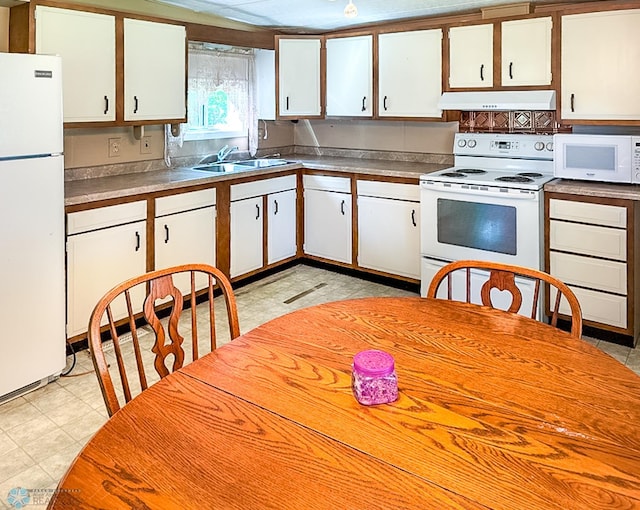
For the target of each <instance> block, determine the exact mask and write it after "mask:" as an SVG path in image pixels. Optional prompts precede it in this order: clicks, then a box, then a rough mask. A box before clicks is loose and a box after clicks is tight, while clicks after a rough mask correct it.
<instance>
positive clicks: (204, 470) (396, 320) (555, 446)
mask: <svg viewBox="0 0 640 510" xmlns="http://www.w3.org/2000/svg"><path fill="white" fill-rule="evenodd" d="M366 349H381V350H384V351H386V352H388V353H390V354H391V355H392V356H393V357H394V359H395V363H396V372H397V376H398V387H399V398H398V400H396V401H395V402H393V403H390V404H381V405H376V406H363V405H360V404H359V403H358V402H357V401H356V400H355V398H354V396H353V394H352V390H351V363H352V360H353V356H354V354H356V353H357V352H359V351H362V350H366ZM49 508H52V509H78V508H107V509H109V508H148V509H169V508H176V509H178V508H179V509H208V508H215V509H243V510H246V509H267V508H269V509H296V510H306V509H332V510H348V509H354V510H355V509H358V510H371V509H384V510H392V509H393V510H395V509H423V508H424V509H448V508H455V509H488V508H490V509H513V510H534V509H544V510H549V509H556V508H558V509H565V510H566V509H585V510H594V509H600V508H611V509H614V508H615V509H623V508H624V509H628V508H640V377H638V376H637V375H636V374H635V373H633V372H632V371H631V370H629V369H628V368H626V367H625V366H623V365H622V364H620V363H619V362H618V361H616V360H615V359H613V358H612V357H610V356H608V355H607V354H604V353H603V352H602V351H600V350H599V349H597V348H596V347H594V346H593V345H591V344H589V343H588V342H586V341H584V340H580V339H576V338H574V337H572V336H570V335H569V334H568V333H566V332H564V331H561V330H559V329H556V328H553V327H551V326H549V325H547V324H543V323H541V322H537V321H534V320H531V319H528V318H526V317H522V316H519V315H515V314H510V313H507V312H503V311H500V310H494V309H491V308H488V307H482V306H477V305H473V304H466V303H459V302H452V301H446V300H435V299H422V298H365V299H357V300H349V301H339V302H333V303H327V304H323V305H319V306H313V307H310V308H306V309H301V310H298V311H295V312H292V313H290V314H287V315H284V316H282V317H279V318H277V319H274V320H272V321H270V322H267V323H265V324H263V325H262V326H260V327H257V328H256V329H254V330H252V331H250V332H248V333H246V334H244V335H242V336H240V337H238V338H237V339H235V340H233V341H232V342H230V343H229V344H227V345H225V346H223V347H220V348H218V349H217V350H216V351H214V352H212V353H211V354H208V355H207V356H205V357H203V358H201V359H200V360H198V361H196V362H194V363H191V364H189V365H188V366H186V367H184V368H183V369H180V370H179V371H177V372H175V373H173V374H171V375H170V376H168V377H166V378H165V379H163V380H161V381H160V382H158V383H156V384H155V385H153V386H152V387H151V388H150V389H148V390H147V391H145V392H144V393H142V394H141V395H140V396H138V397H137V398H135V399H134V400H133V401H131V402H130V403H129V404H127V405H126V406H124V407H123V408H122V409H121V410H120V411H118V412H117V413H116V414H115V415H114V416H113V417H112V418H111V419H110V420H109V421H108V422H107V423H106V424H105V425H104V426H103V427H102V428H101V429H100V430H99V431H98V432H97V433H96V434H95V436H94V437H93V438H92V439H91V440H90V441H89V443H88V444H87V445H86V447H85V448H84V449H83V450H82V451H81V452H80V454H79V455H78V456H77V458H76V459H75V461H74V462H73V464H72V465H71V467H70V468H69V470H68V472H67V473H66V475H65V476H64V477H63V479H62V480H61V482H60V484H59V487H58V490H57V491H56V492H55V495H54V497H53V499H52V500H51V502H50V507H49Z"/></svg>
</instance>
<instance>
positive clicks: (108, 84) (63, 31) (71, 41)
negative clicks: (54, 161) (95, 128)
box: [36, 5, 116, 122]
mask: <svg viewBox="0 0 640 510" xmlns="http://www.w3.org/2000/svg"><path fill="white" fill-rule="evenodd" d="M115 41H116V29H115V17H114V16H109V15H106V14H96V13H92V12H83V11H76V10H71V9H59V8H56V7H46V6H43V5H38V6H36V53H42V54H53V55H60V56H61V57H62V91H63V108H64V122H109V121H114V120H115V118H116V47H115Z"/></svg>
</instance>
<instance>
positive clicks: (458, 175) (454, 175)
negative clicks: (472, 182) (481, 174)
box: [440, 172, 466, 178]
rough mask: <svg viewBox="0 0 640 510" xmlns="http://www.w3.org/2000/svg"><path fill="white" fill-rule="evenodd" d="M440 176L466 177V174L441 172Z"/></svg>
mask: <svg viewBox="0 0 640 510" xmlns="http://www.w3.org/2000/svg"><path fill="white" fill-rule="evenodd" d="M440 176H442V177H458V178H460V177H466V175H465V174H463V173H462V172H445V173H443V174H440Z"/></svg>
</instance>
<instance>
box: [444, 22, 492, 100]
mask: <svg viewBox="0 0 640 510" xmlns="http://www.w3.org/2000/svg"><path fill="white" fill-rule="evenodd" d="M449 87H451V88H460V87H473V88H487V87H493V25H491V24H486V25H469V26H466V27H452V28H450V29H449Z"/></svg>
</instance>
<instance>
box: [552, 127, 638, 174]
mask: <svg viewBox="0 0 640 510" xmlns="http://www.w3.org/2000/svg"><path fill="white" fill-rule="evenodd" d="M553 175H554V176H555V177H561V178H563V179H584V180H588V181H602V182H624V183H634V184H638V183H640V136H629V135H584V134H557V135H553Z"/></svg>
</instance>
